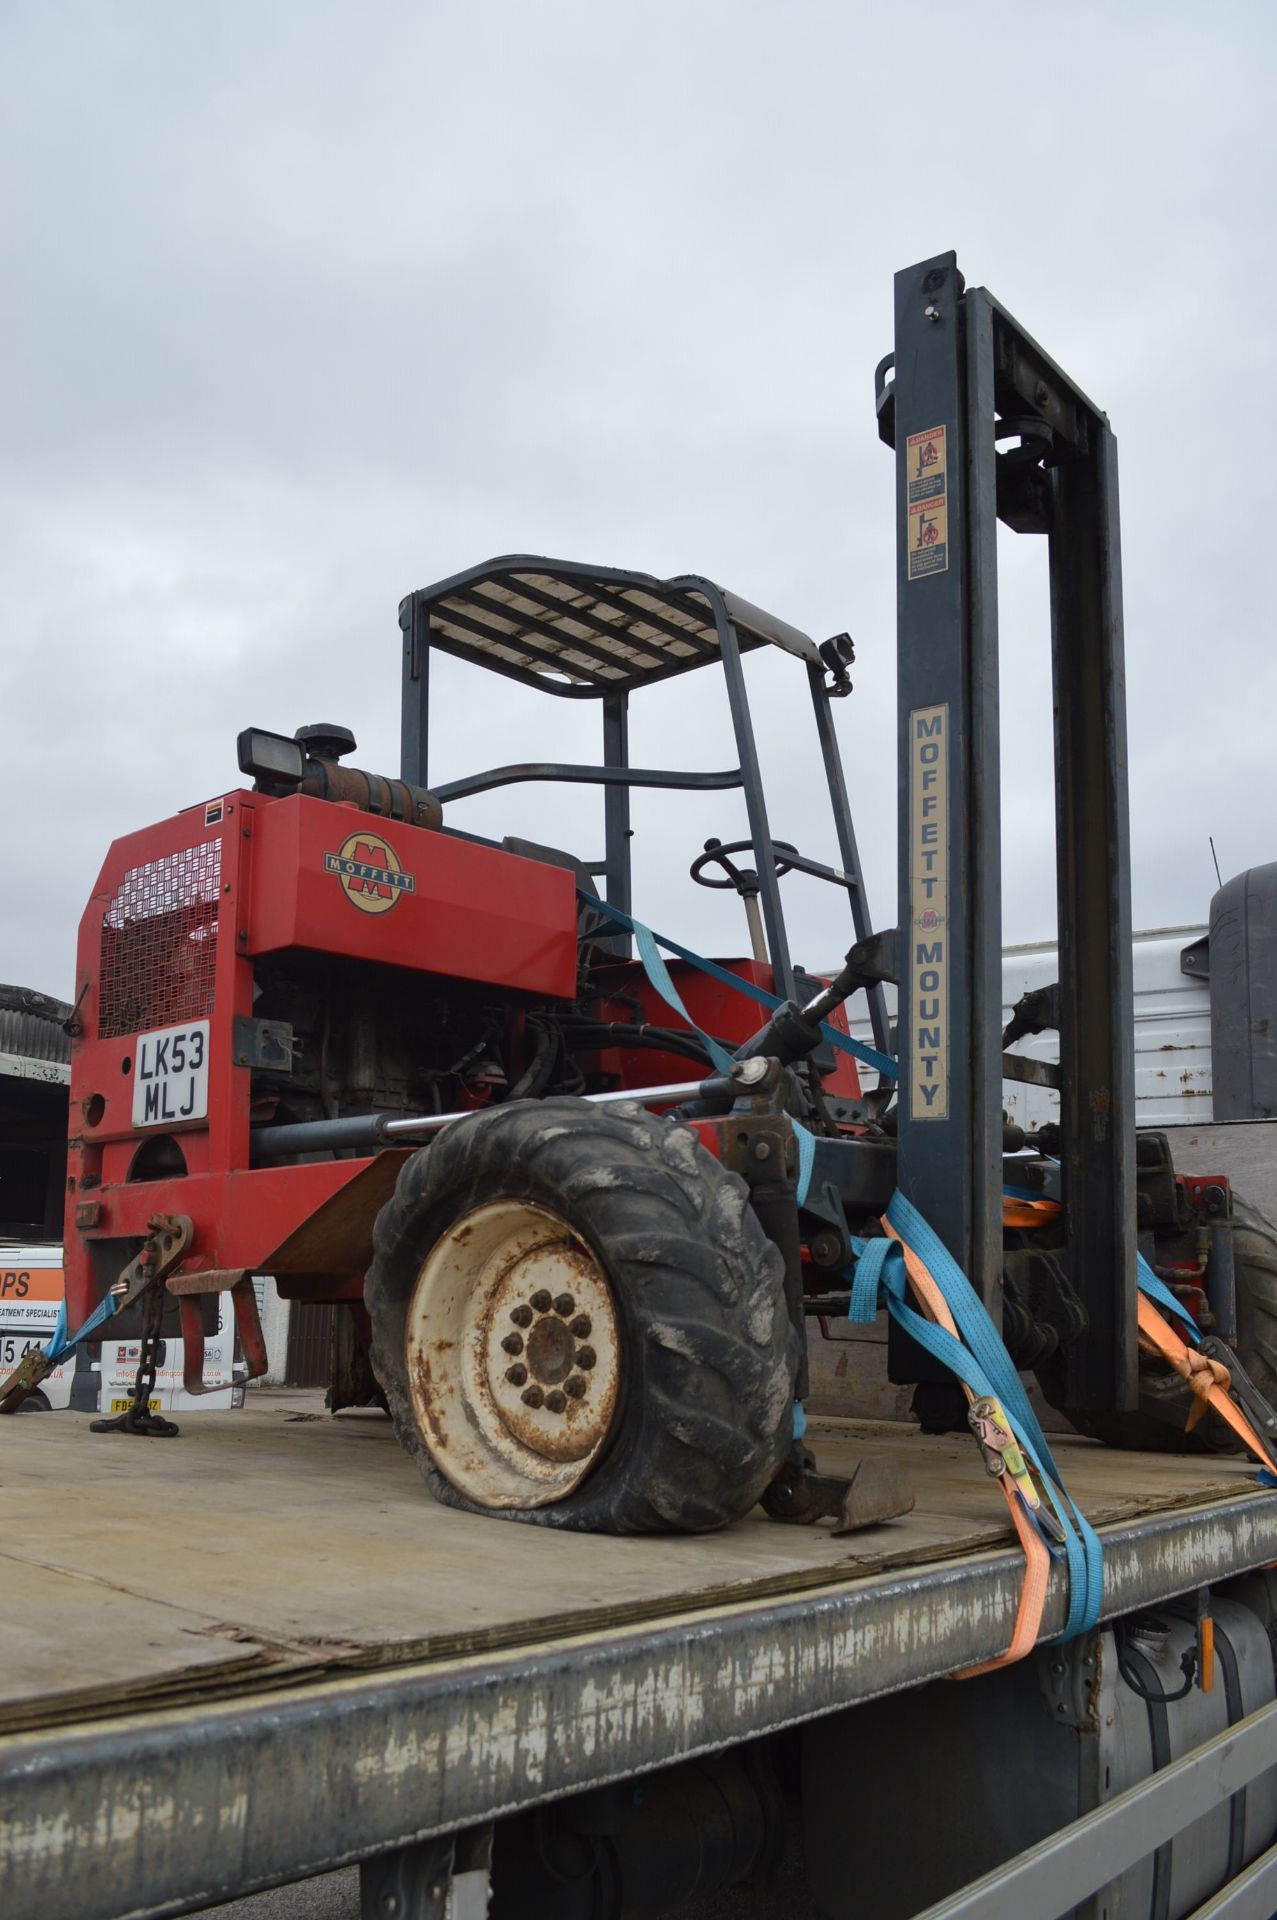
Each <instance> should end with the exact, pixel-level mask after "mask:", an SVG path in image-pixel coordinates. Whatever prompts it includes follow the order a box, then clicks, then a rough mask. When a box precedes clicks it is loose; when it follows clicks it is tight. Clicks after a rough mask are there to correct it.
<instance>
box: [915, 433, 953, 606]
mask: <svg viewBox="0 0 1277 1920" xmlns="http://www.w3.org/2000/svg"><path fill="white" fill-rule="evenodd" d="M906 459H907V471H908V485H909V498H908V507H909V547H908V550H909V578H910V579H911V580H924V579H926V577H927V575H928V574H932V573H944V572H945V571H946V570H947V569H948V565H949V453H948V440H947V437H946V433H945V429H944V428H943V427H927V428H925V429H924V430H923V432H922V433H911V434H910V435H909V441H908V447H907V449H906Z"/></svg>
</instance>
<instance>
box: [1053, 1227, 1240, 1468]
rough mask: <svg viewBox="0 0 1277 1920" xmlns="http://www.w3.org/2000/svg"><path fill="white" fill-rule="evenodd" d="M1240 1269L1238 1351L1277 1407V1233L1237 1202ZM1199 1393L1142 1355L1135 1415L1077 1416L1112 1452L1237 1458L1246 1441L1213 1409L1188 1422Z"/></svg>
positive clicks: (1079, 1424)
mask: <svg viewBox="0 0 1277 1920" xmlns="http://www.w3.org/2000/svg"><path fill="white" fill-rule="evenodd" d="M1233 1265H1234V1277H1235V1285H1236V1290H1237V1352H1238V1357H1239V1359H1240V1360H1241V1363H1242V1365H1243V1366H1244V1367H1245V1369H1246V1371H1247V1373H1248V1374H1249V1375H1250V1377H1251V1379H1252V1380H1253V1381H1254V1383H1255V1385H1256V1386H1257V1387H1258V1388H1259V1391H1260V1392H1261V1393H1262V1394H1263V1395H1264V1398H1265V1399H1266V1400H1270V1401H1272V1402H1273V1403H1274V1405H1277V1227H1274V1226H1273V1224H1272V1222H1271V1221H1270V1220H1268V1219H1266V1218H1265V1216H1264V1215H1263V1214H1262V1213H1261V1212H1260V1211H1259V1209H1258V1207H1252V1206H1250V1205H1249V1204H1248V1203H1247V1202H1246V1201H1245V1200H1239V1199H1238V1198H1237V1196H1236V1194H1234V1196H1233ZM1192 1407H1193V1395H1192V1393H1191V1392H1190V1391H1189V1388H1188V1386H1187V1385H1186V1384H1185V1382H1184V1381H1183V1380H1181V1379H1180V1377H1179V1375H1178V1374H1177V1373H1172V1372H1171V1370H1170V1368H1169V1367H1168V1366H1166V1364H1165V1363H1164V1362H1163V1361H1161V1360H1157V1359H1155V1358H1154V1357H1153V1356H1152V1355H1148V1354H1141V1355H1140V1403H1139V1406H1138V1408H1137V1409H1136V1410H1135V1411H1134V1412H1132V1413H1075V1412H1073V1411H1072V1410H1070V1412H1069V1418H1070V1420H1071V1421H1072V1422H1073V1424H1074V1426H1075V1427H1077V1428H1078V1430H1079V1432H1081V1433H1087V1434H1090V1435H1091V1437H1092V1438H1093V1439H1096V1440H1103V1441H1105V1442H1107V1444H1108V1445H1109V1446H1111V1447H1129V1448H1132V1449H1134V1450H1136V1451H1140V1452H1144V1451H1150V1450H1151V1451H1156V1452H1159V1453H1176V1452H1182V1453H1236V1452H1238V1451H1239V1450H1240V1448H1241V1442H1240V1440H1239V1439H1238V1438H1237V1435H1236V1434H1235V1433H1234V1432H1233V1430H1232V1428H1231V1427H1230V1426H1229V1425H1228V1423H1227V1422H1226V1421H1224V1420H1221V1419H1220V1417H1219V1415H1218V1414H1217V1413H1214V1412H1210V1411H1208V1412H1207V1413H1205V1414H1204V1415H1203V1417H1202V1418H1201V1419H1200V1420H1199V1421H1198V1423H1197V1425H1196V1426H1195V1427H1194V1428H1193V1430H1192V1432H1191V1433H1186V1432H1185V1430H1184V1423H1185V1421H1186V1420H1187V1419H1188V1416H1189V1413H1190V1411H1191V1410H1192Z"/></svg>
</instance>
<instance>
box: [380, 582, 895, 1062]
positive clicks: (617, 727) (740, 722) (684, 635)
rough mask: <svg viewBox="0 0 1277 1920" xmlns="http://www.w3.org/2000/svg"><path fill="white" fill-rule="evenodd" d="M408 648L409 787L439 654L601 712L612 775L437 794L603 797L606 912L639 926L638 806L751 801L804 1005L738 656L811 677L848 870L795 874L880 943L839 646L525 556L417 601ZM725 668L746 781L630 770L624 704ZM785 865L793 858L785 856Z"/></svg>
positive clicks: (750, 615)
mask: <svg viewBox="0 0 1277 1920" xmlns="http://www.w3.org/2000/svg"><path fill="white" fill-rule="evenodd" d="M399 626H400V629H401V632H402V634H403V707H402V735H401V773H402V777H403V778H404V779H405V780H407V781H410V782H411V783H412V784H413V785H414V786H419V787H430V784H431V783H430V780H429V713H430V655H431V651H432V650H433V649H434V648H438V649H440V650H441V651H443V652H445V653H449V654H451V655H453V656H454V657H455V658H457V659H460V660H465V661H468V662H469V663H470V664H472V665H475V666H479V667H483V668H486V669H487V670H488V671H490V672H496V673H500V674H502V675H503V676H505V677H506V678H508V679H512V680H517V681H518V682H519V683H520V684H521V685H523V686H530V687H535V688H537V689H538V690H539V691H541V692H543V693H551V694H554V695H556V696H557V697H559V698H560V699H570V700H579V699H597V700H600V701H601V703H602V709H603V763H602V765H600V766H594V765H575V764H571V763H567V762H562V761H528V762H522V763H519V764H517V765H511V766H502V767H493V768H490V769H488V770H487V771H486V772H483V773H476V774H470V775H467V776H465V777H464V778H462V779H459V780H452V781H445V782H443V783H441V784H437V785H435V786H433V787H432V788H431V791H432V792H433V793H435V794H436V795H437V797H438V798H439V800H440V801H442V802H444V803H445V804H446V803H447V802H449V801H452V800H461V799H465V798H467V797H468V796H469V795H471V794H476V793H486V792H490V791H491V790H492V789H493V788H496V787H502V786H509V785H513V784H516V783H522V782H528V781H549V782H558V783H566V784H570V785H593V786H601V787H602V788H603V790H604V793H603V808H604V857H603V859H602V860H598V861H590V862H587V863H586V864H587V866H588V870H589V872H590V873H591V874H593V875H595V876H596V877H598V878H600V879H601V880H602V881H603V883H604V890H605V892H604V897H605V898H606V900H607V902H608V904H609V905H610V906H613V907H616V908H618V909H619V910H620V911H621V912H622V913H626V914H629V913H631V912H632V910H633V909H632V897H633V894H632V881H631V861H630V791H631V789H632V788H635V787H657V788H664V789H666V790H670V789H673V790H678V791H687V792H716V791H721V790H723V789H727V788H737V787H738V788H741V789H742V790H743V792H744V796H745V810H746V816H747V819H748V822H749V835H750V840H751V842H752V844H753V849H754V854H755V858H756V862H757V872H758V887H759V895H760V900H761V905H762V913H763V925H764V928H765V930H766V935H767V950H768V954H769V957H770V960H771V965H772V968H773V972H774V976H775V984H776V991H777V992H778V993H780V994H781V995H783V996H786V997H787V996H789V995H792V994H793V992H794V968H793V962H792V960H791V957H790V951H789V939H788V935H787V932H786V928H785V916H784V908H783V905H782V902H781V898H780V888H779V884H778V879H777V874H776V858H777V855H776V844H775V842H774V841H773V838H772V831H771V825H770V821H769V817H768V811H767V800H766V795H765V792H764V787H763V779H762V773H761V770H760V767H759V761H758V751H757V745H756V742H755V738H754V726H753V720H752V717H751V713H750V706H749V697H748V693H747V691H746V687H745V677H744V671H743V668H742V664H741V661H742V656H743V655H744V654H746V653H748V652H752V651H753V650H754V649H755V648H757V647H761V646H767V645H771V646H775V647H779V648H780V649H781V650H782V651H784V652H786V653H789V654H791V655H793V656H794V657H795V658H796V659H798V660H799V661H801V662H802V664H803V666H804V668H805V670H806V674H807V684H808V689H809V692H810V696H811V702H812V711H813V714H814V716H815V722H816V733H817V738H818V740H819V744H820V755H821V761H822V764H823V767H824V773H825V783H826V787H827V790H828V794H829V804H830V810H831V812H832V814H833V821H834V831H835V835H836V839H837V844H838V852H839V857H840V859H841V862H842V866H841V868H834V867H824V866H822V865H820V864H819V863H818V862H816V861H811V860H806V859H802V860H800V861H799V862H797V863H794V862H792V861H790V864H791V865H792V864H797V865H798V867H799V870H800V871H805V872H807V873H810V874H813V875H815V876H816V877H818V878H822V879H828V880H830V881H832V882H833V883H834V884H836V885H838V886H841V887H842V888H844V889H845V891H846V893H847V896H848V900H849V903H850V910H851V922H852V932H853V936H854V940H855V941H857V942H859V941H862V940H865V939H867V938H868V937H869V935H870V933H871V932H872V928H871V925H870V918H869V909H868V903H867V901H866V898H865V887H864V878H863V874H862V870H861V865H860V856H859V852H858V849H857V845H856V833H855V827H854V824H853V821H852V816H851V804H850V801H849V799H848V795H847V785H846V780H845V777H844V774H843V767H842V758H841V755H840V753H839V750H838V741H837V736H836V734H835V730H834V722H833V711H832V705H831V702H832V699H833V698H834V697H836V696H837V695H838V694H840V693H846V692H848V691H850V686H849V683H848V682H847V679H846V660H847V658H848V657H849V653H850V648H849V647H845V648H844V647H843V646H842V642H843V641H844V639H845V636H839V638H838V640H833V641H826V642H825V643H823V646H819V645H817V643H816V641H814V640H813V639H812V638H811V636H810V635H809V634H806V633H803V632H801V631H800V630H799V629H798V628H797V627H792V626H790V625H789V624H788V622H786V621H784V620H780V619H777V618H776V617H775V615H773V614H770V613H767V612H765V611H764V610H763V609H762V608H761V607H757V606H755V605H753V604H752V602H750V601H747V600H743V599H741V598H740V597H739V596H738V595H736V594H732V593H729V592H728V591H727V590H726V589H725V588H723V587H720V586H718V585H717V584H716V583H715V582H714V581H713V580H709V579H706V578H705V577H704V575H702V574H680V575H677V576H675V577H673V578H671V579H668V580H660V579H657V578H656V577H655V576H654V575H652V574H647V573H636V572H631V571H628V570H624V569H621V568H616V567H592V566H587V565H584V564H582V563H580V562H576V561H569V560H553V559H548V558H545V557H542V556H538V555H531V554H507V555H503V556H501V557H500V558H498V559H495V560H489V561H485V562H484V563H483V564H482V565H480V566H476V567H471V568H468V569H467V570H466V571H465V572H463V573H457V574H453V575H451V576H450V577H449V578H448V579H446V580H442V581H439V582H437V583H436V584H435V585H434V586H431V587H425V588H422V589H420V590H419V591H417V592H415V593H411V594H409V595H408V596H407V597H406V598H405V599H404V600H403V601H402V602H401V603H400V607H399ZM716 662H717V663H718V664H719V665H720V666H721V667H722V670H723V675H724V678H725V680H726V685H727V702H728V709H729V712H730V714H731V721H732V730H733V734H734V738H735V743H736V753H737V765H736V766H735V767H731V768H727V769H724V770H721V771H717V772H697V771H671V770H664V769H655V768H648V767H634V766H631V764H630V758H629V696H630V694H631V693H632V692H635V691H639V690H641V689H642V688H644V687H647V686H651V685H654V684H655V683H656V682H658V681H661V680H667V679H669V678H671V677H672V676H673V675H675V674H680V673H685V672H689V671H691V670H693V669H694V668H698V667H703V666H709V665H713V664H714V663H716ZM782 857H783V858H785V859H787V860H788V858H789V856H788V855H787V854H786V855H783V856H782ZM868 994H869V1014H870V1020H871V1023H872V1027H873V1034H874V1041H875V1044H876V1045H877V1046H878V1047H879V1049H880V1050H882V1051H883V1052H888V1051H890V1030H889V1024H888V1017H887V1009H886V1002H885V1000H884V997H883V992H882V987H881V985H874V986H872V987H870V988H869V989H868Z"/></svg>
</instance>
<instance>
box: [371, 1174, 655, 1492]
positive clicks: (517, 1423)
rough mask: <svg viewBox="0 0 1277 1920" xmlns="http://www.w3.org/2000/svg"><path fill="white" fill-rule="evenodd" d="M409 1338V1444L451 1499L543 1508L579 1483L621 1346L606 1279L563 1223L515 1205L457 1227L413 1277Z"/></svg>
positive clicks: (611, 1406)
mask: <svg viewBox="0 0 1277 1920" xmlns="http://www.w3.org/2000/svg"><path fill="white" fill-rule="evenodd" d="M406 1338H407V1357H408V1382H409V1390H410V1393H411V1396H412V1403H413V1413H414V1415H415V1417H416V1421H417V1427H418V1430H419V1432H420V1434H421V1438H422V1441H423V1443H424V1444H425V1446H426V1448H427V1449H428V1451H429V1453H430V1455H431V1458H432V1459H433V1460H434V1462H435V1465H436V1466H437V1467H438V1468H439V1471H440V1472H441V1473H442V1474H444V1476H445V1477H446V1478H447V1479H448V1480H450V1481H451V1482H452V1483H453V1485H454V1486H456V1487H457V1488H459V1490H460V1491H461V1492H463V1493H466V1494H468V1495H469V1496H470V1497H471V1498H472V1499H474V1500H477V1501H479V1502H481V1503H482V1504H483V1505H485V1506H491V1507H537V1506H548V1505H550V1504H551V1503H552V1502H553V1501H555V1500H561V1499H563V1497H564V1496H565V1494H568V1493H570V1492H571V1491H572V1489H573V1487H575V1486H578V1485H579V1484H580V1482H581V1481H582V1480H583V1479H584V1478H585V1476H586V1474H587V1473H588V1472H589V1471H590V1469H591V1467H592V1466H593V1465H594V1463H595V1461H596V1459H597V1458H598V1455H599V1452H600V1450H601V1449H602V1447H603V1444H604V1442H605V1441H606V1439H607V1436H608V1432H609V1430H610V1428H611V1424H612V1418H613V1415H614V1413H615V1410H616V1397H617V1386H618V1381H619V1372H620V1360H619V1346H618V1334H617V1324H616V1312H615V1308H614V1306H613V1302H612V1291H611V1287H610V1286H609V1284H608V1280H607V1275H606V1274H605V1273H604V1271H603V1268H602V1266H601V1265H600V1264H599V1262H598V1261H597V1260H596V1259H595V1257H594V1255H593V1254H592V1253H591V1252H590V1250H589V1248H588V1247H587V1246H586V1245H585V1244H584V1242H583V1241H582V1240H581V1239H580V1238H579V1237H578V1236H577V1235H576V1234H575V1233H574V1232H573V1231H572V1229H571V1228H570V1227H569V1226H568V1225H567V1224H566V1222H565V1221H563V1220H561V1219H559V1217H558V1216H557V1215H556V1214H553V1213H550V1212H549V1211H548V1210H547V1209H545V1208H542V1207H534V1206H531V1205H529V1204H528V1203H527V1202H525V1201H519V1200H493V1201H489V1202H487V1203H486V1204H485V1205H484V1206H481V1207H475V1208H474V1209H473V1210H472V1211H471V1212H470V1213H467V1214H465V1215H463V1217H462V1218H461V1219H460V1220H458V1221H457V1222H456V1223H455V1225H453V1226H452V1227H451V1228H450V1229H449V1231H448V1232H447V1233H446V1234H444V1235H443V1237H442V1238H441V1239H440V1240H439V1241H437V1242H436V1244H435V1245H434V1247H432V1248H431V1250H430V1252H429V1254H428V1255H427V1257H426V1259H425V1261H424V1262H423V1264H422V1268H421V1273H420V1275H419V1277H418V1280H417V1285H416V1288H415V1290H414V1293H413V1297H412V1302H411V1305H410V1307H409V1310H408V1327H407V1336H406Z"/></svg>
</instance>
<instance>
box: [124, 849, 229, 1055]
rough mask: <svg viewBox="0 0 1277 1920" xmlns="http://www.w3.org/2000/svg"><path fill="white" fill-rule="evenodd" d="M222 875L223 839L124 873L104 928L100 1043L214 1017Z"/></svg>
mask: <svg viewBox="0 0 1277 1920" xmlns="http://www.w3.org/2000/svg"><path fill="white" fill-rule="evenodd" d="M221 875H222V843H221V841H220V840H206V841H205V842H204V844H203V845H202V846H199V847H184V848H183V849H182V851H181V852H180V853H170V854H167V855H166V856H165V857H164V859H162V860H148V861H147V863H146V865H145V866H143V867H131V868H130V869H129V871H128V872H127V873H126V874H125V876H124V878H123V879H122V880H121V882H120V884H119V887H118V889H117V891H116V895H115V898H114V899H113V900H112V902H111V904H110V906H109V907H108V908H107V910H106V914H105V916H104V918H103V921H102V952H101V965H100V968H99V984H98V1038H99V1039H100V1040H114V1039H117V1038H119V1037H120V1035H122V1034H131V1033H145V1032H147V1031H148V1030H149V1029H150V1028H152V1027H172V1026H177V1025H179V1024H180V1023H181V1022H182V1021H184V1020H204V1019H206V1018H207V1017H208V1015H209V1014H210V1013H211V1012H212V1011H213V983H214V976H215V973H216V968H217V903H218V897H219V894H220V891H221Z"/></svg>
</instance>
